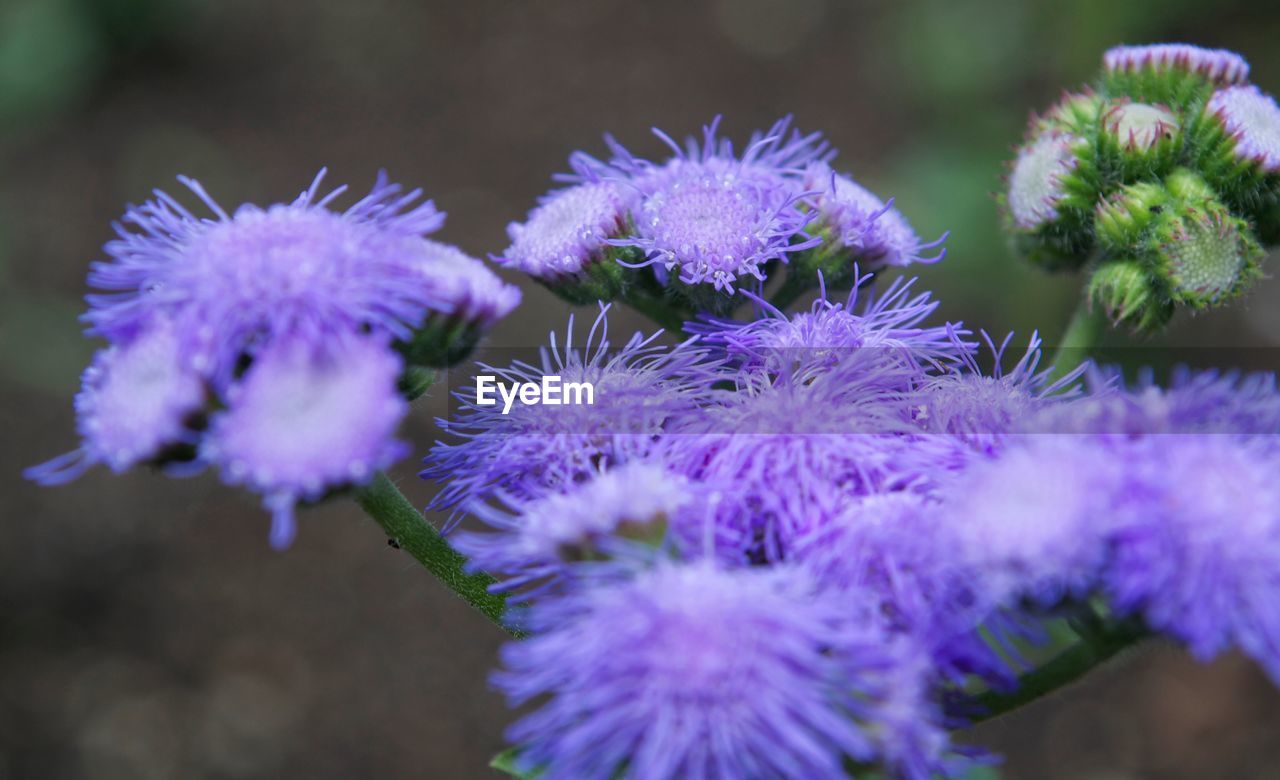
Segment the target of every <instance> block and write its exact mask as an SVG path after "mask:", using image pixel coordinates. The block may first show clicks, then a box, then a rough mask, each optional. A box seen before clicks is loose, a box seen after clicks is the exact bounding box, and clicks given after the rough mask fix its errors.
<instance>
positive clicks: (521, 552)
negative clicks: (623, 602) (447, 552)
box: [449, 462, 704, 599]
mask: <svg viewBox="0 0 1280 780" xmlns="http://www.w3.org/2000/svg"><path fill="white" fill-rule="evenodd" d="M700 492H701V491H700V488H699V487H698V486H697V485H695V484H693V483H692V482H690V481H689V480H687V479H685V478H684V477H682V476H681V475H679V474H676V473H673V472H672V471H670V470H668V469H666V468H664V467H662V466H660V465H657V464H653V463H645V462H630V463H624V464H622V465H619V466H617V467H616V468H613V469H609V470H606V471H603V472H601V473H599V474H597V475H595V476H593V477H590V478H588V479H586V480H584V481H582V482H580V483H577V484H576V485H574V486H572V487H571V488H570V489H569V490H568V492H564V493H548V494H547V495H544V496H542V497H540V498H535V499H519V498H515V497H510V496H507V497H500V498H505V500H503V501H502V505H501V506H494V505H491V504H487V503H478V502H476V503H473V504H472V505H471V506H470V507H469V510H470V513H471V515H472V516H474V517H476V518H478V519H479V520H481V521H483V522H484V523H485V524H486V525H488V526H489V527H490V528H491V529H493V531H492V532H489V533H474V532H457V533H454V534H453V535H451V536H450V538H449V540H450V543H451V544H452V545H453V546H454V548H456V549H457V550H458V551H459V552H461V553H462V554H463V555H465V556H467V558H468V559H469V560H468V563H467V566H468V568H469V569H471V570H474V571H483V572H487V573H489V574H492V575H495V576H498V577H500V578H501V581H500V582H499V583H497V584H496V585H494V586H493V587H492V588H491V589H492V590H495V591H497V592H514V593H517V594H519V597H520V598H522V599H529V598H536V597H539V596H540V595H542V594H544V593H546V592H547V591H548V590H549V589H550V588H553V587H555V586H558V585H559V584H560V583H561V581H562V580H564V579H566V578H569V579H576V578H575V576H574V575H575V573H582V572H583V570H584V569H590V568H592V567H591V566H590V562H591V561H593V560H596V559H598V558H600V557H602V556H603V557H608V558H616V557H622V558H628V557H634V558H638V559H641V560H643V559H644V558H645V557H646V556H645V555H643V554H642V553H643V552H645V551H646V550H649V549H650V547H649V546H648V545H651V544H658V543H660V542H661V541H662V540H663V538H664V537H665V536H667V535H668V534H670V536H671V537H674V538H676V539H677V540H679V541H683V542H685V545H686V546H689V545H690V543H692V545H696V544H697V541H696V540H698V539H699V538H700V536H701V533H702V529H701V522H700V520H701V515H700V514H699V513H698V512H697V509H698V506H699V504H700V503H701V502H702V500H704V499H703V497H702V496H701V495H700ZM694 549H695V552H696V547H695V548H694Z"/></svg>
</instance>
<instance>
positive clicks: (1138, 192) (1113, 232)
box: [1093, 182, 1172, 253]
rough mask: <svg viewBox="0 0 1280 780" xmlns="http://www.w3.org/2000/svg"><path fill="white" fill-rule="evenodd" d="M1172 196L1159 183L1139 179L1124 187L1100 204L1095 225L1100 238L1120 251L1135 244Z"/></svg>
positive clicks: (1107, 246) (1126, 249)
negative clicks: (1137, 181) (1135, 182)
mask: <svg viewBox="0 0 1280 780" xmlns="http://www.w3.org/2000/svg"><path fill="white" fill-rule="evenodd" d="M1171 199H1172V196H1171V195H1170V194H1169V191H1168V190H1167V189H1165V187H1164V186H1163V185H1161V184H1158V183H1152V182H1139V183H1137V184H1130V185H1129V186H1127V187H1124V188H1123V189H1121V190H1120V191H1119V192H1116V193H1115V194H1113V195H1112V196H1111V197H1109V198H1107V199H1105V200H1103V201H1102V202H1101V203H1099V204H1098V209H1097V213H1096V214H1095V215H1094V220H1093V223H1094V228H1095V230H1097V233H1098V242H1099V243H1100V244H1101V245H1102V246H1103V247H1106V248H1107V249H1110V250H1115V251H1117V252H1120V253H1124V252H1128V251H1130V250H1131V249H1132V248H1134V247H1136V246H1137V245H1138V244H1139V243H1140V242H1141V241H1142V238H1143V236H1144V235H1145V234H1146V231H1147V229H1148V228H1149V227H1150V225H1151V222H1152V220H1154V219H1155V218H1156V217H1157V216H1159V215H1160V214H1161V213H1162V212H1163V211H1164V210H1165V209H1166V208H1168V207H1169V203H1170V201H1171Z"/></svg>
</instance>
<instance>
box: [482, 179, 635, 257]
mask: <svg viewBox="0 0 1280 780" xmlns="http://www.w3.org/2000/svg"><path fill="white" fill-rule="evenodd" d="M634 199H635V197H634V194H633V193H632V192H631V190H630V188H628V187H626V186H625V185H621V184H619V183H617V182H614V181H602V180H599V179H595V180H588V181H584V182H583V183H581V184H577V185H574V186H572V187H569V188H567V189H563V190H557V191H555V192H552V193H550V194H549V195H547V196H546V197H544V198H543V199H542V200H541V201H540V203H539V204H538V207H537V208H535V209H534V210H533V211H531V212H529V217H528V219H527V220H526V221H525V222H523V223H520V222H512V223H511V224H510V225H508V226H507V235H508V236H509V237H510V238H511V246H509V247H507V250H506V251H505V252H503V253H502V256H501V257H498V258H495V259H496V260H497V261H498V262H499V263H501V264H503V265H505V266H507V267H510V268H517V269H519V270H521V271H523V272H525V273H527V274H529V275H530V276H533V277H535V278H537V279H541V280H543V281H548V282H554V281H559V280H562V279H565V278H569V279H574V278H578V277H580V276H581V274H582V273H583V271H584V270H585V269H587V268H588V267H589V266H591V265H593V264H594V263H597V262H600V260H601V259H602V258H603V254H604V251H605V250H606V249H607V248H608V245H607V244H606V242H607V241H608V239H610V238H615V237H617V236H619V235H621V234H622V233H623V230H624V228H625V226H626V222H627V214H628V211H629V209H630V207H631V201H633V200H634Z"/></svg>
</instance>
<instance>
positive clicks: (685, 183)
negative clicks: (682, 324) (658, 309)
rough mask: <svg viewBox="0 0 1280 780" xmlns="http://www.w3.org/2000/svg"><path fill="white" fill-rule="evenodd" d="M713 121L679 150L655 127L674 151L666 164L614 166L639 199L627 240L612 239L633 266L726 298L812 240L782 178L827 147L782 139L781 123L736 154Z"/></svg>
mask: <svg viewBox="0 0 1280 780" xmlns="http://www.w3.org/2000/svg"><path fill="white" fill-rule="evenodd" d="M718 124H719V120H718V119H717V120H716V121H714V122H712V123H711V124H710V125H708V126H707V127H706V128H705V130H704V132H703V140H702V142H701V143H699V142H697V141H696V140H694V139H689V141H688V142H687V146H686V148H684V149H682V148H681V147H680V146H679V145H678V144H677V143H675V142H674V141H673V140H672V139H671V138H670V137H669V136H667V135H665V134H664V133H662V132H660V131H655V132H656V133H657V135H658V136H659V137H660V138H662V139H663V140H664V141H665V142H667V144H668V145H669V146H670V147H671V149H672V150H673V152H674V153H675V157H674V158H673V159H672V160H670V161H669V162H667V163H666V164H664V165H661V166H657V165H652V164H647V163H643V162H641V161H636V160H634V159H632V160H622V161H619V163H618V165H619V166H620V167H621V168H622V169H623V170H625V171H629V172H634V173H633V174H632V176H631V178H630V183H631V185H632V186H633V187H635V188H636V190H637V191H638V192H639V195H640V201H639V205H638V206H637V207H636V209H635V212H634V221H635V230H636V232H635V235H630V236H622V237H619V238H615V239H612V240H611V241H610V243H612V244H613V245H615V246H624V247H636V248H638V249H640V250H642V251H643V252H644V253H645V259H644V261H643V262H642V263H641V265H643V266H655V267H657V268H658V269H659V270H660V272H661V273H662V274H667V273H671V274H674V275H675V276H677V277H678V278H679V280H680V281H681V282H683V283H685V284H701V283H708V284H711V285H712V286H713V287H714V288H715V289H716V290H724V291H727V292H730V293H732V292H733V291H734V289H735V287H737V286H740V285H741V284H742V280H743V279H748V280H750V281H752V282H753V283H754V282H762V281H763V280H764V271H765V266H767V265H768V264H769V263H771V262H773V261H781V262H786V261H787V257H788V254H789V253H791V252H798V251H801V250H803V249H808V248H810V247H813V246H816V245H817V244H818V243H819V239H817V238H813V237H810V236H809V235H808V234H806V233H805V232H804V230H805V226H806V225H807V224H808V223H809V221H810V220H811V219H812V214H810V213H806V212H805V211H804V210H803V209H802V208H801V207H800V206H801V202H802V199H803V198H802V196H803V192H802V191H801V190H800V188H799V187H798V186H797V183H796V182H795V181H793V180H791V179H789V178H788V175H789V174H793V173H794V172H795V168H796V167H797V166H798V165H800V164H801V163H803V162H807V161H808V160H810V159H814V158H817V157H820V156H821V155H822V153H823V152H824V151H825V145H824V144H821V143H820V142H819V136H817V135H813V136H796V137H794V138H793V140H791V141H787V140H786V139H785V130H786V128H787V124H786V122H785V120H784V122H780V123H779V124H778V125H775V127H774V128H773V129H772V131H771V132H772V133H773V134H772V135H769V136H754V137H753V141H752V143H751V144H750V145H749V146H748V147H747V149H746V151H745V152H744V153H743V154H742V156H741V157H738V156H736V155H735V154H734V152H733V147H732V145H731V144H730V143H729V142H728V141H727V140H725V139H721V138H718V137H717V136H716V129H717V125H718ZM753 286H754V285H753Z"/></svg>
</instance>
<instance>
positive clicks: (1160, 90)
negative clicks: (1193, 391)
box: [1002, 44, 1280, 332]
mask: <svg viewBox="0 0 1280 780" xmlns="http://www.w3.org/2000/svg"><path fill="white" fill-rule="evenodd" d="M1248 75H1249V66H1248V65H1247V64H1246V63H1245V61H1244V60H1243V59H1242V58H1241V57H1240V56H1239V55H1237V54H1233V53H1231V52H1227V51H1221V50H1208V49H1200V48H1197V47H1194V46H1185V45H1173V44H1164V45H1155V46H1120V47H1117V48H1114V49H1112V50H1110V51H1108V52H1107V53H1106V55H1105V57H1104V58H1103V73H1102V75H1101V77H1100V78H1099V80H1098V82H1097V83H1096V84H1095V85H1094V86H1093V87H1091V88H1086V89H1084V90H1082V91H1081V92H1078V93H1069V94H1067V95H1065V96H1064V97H1063V98H1062V100H1060V101H1059V102H1058V104H1057V105H1055V106H1054V107H1052V108H1051V109H1049V110H1048V111H1047V112H1045V113H1044V114H1043V115H1041V116H1038V117H1034V118H1033V119H1032V121H1031V124H1030V126H1029V128H1028V131H1027V139H1026V142H1025V143H1024V144H1023V146H1022V147H1021V148H1020V149H1019V150H1018V155H1017V159H1016V160H1015V161H1014V162H1013V164H1012V168H1011V170H1010V174H1009V179H1008V189H1007V191H1006V193H1005V194H1004V196H1003V199H1002V202H1003V205H1004V207H1005V212H1006V217H1007V220H1006V221H1007V224H1008V227H1009V229H1010V231H1011V232H1012V234H1013V236H1014V243H1015V245H1016V246H1017V248H1018V249H1019V250H1020V251H1021V253H1022V254H1024V255H1025V256H1026V257H1028V258H1029V259H1030V260H1032V261H1033V262H1035V263H1038V264H1040V265H1043V266H1045V267H1047V268H1050V269H1062V268H1066V269H1074V268H1080V267H1081V266H1084V265H1086V264H1087V265H1088V270H1089V273H1090V280H1089V285H1088V296H1089V300H1090V302H1091V305H1093V306H1095V307H1098V308H1100V309H1101V310H1102V311H1103V312H1104V313H1105V314H1106V315H1107V316H1108V317H1109V318H1110V319H1111V320H1112V321H1113V322H1117V323H1124V324H1126V325H1128V326H1131V327H1133V328H1135V329H1137V330H1140V331H1144V332H1154V331H1156V330H1158V329H1159V328H1161V327H1162V326H1163V325H1164V324H1165V323H1166V322H1168V320H1169V318H1170V316H1171V315H1172V313H1173V311H1174V309H1175V308H1176V307H1177V306H1178V305H1183V306H1186V307H1188V308H1190V309H1192V310H1198V309H1204V308H1207V307H1211V306H1216V305H1219V304H1221V303H1223V302H1225V301H1227V300H1230V299H1231V298H1233V297H1235V296H1237V295H1239V294H1240V293H1241V292H1243V291H1244V290H1245V289H1247V287H1248V286H1249V284H1250V282H1251V281H1252V280H1253V279H1254V278H1256V277H1257V275H1258V263H1259V260H1260V259H1261V257H1262V254H1263V249H1262V248H1263V246H1267V245H1271V244H1274V243H1275V240H1276V237H1277V236H1278V235H1280V222H1277V219H1276V214H1277V213H1280V212H1277V210H1276V208H1275V206H1276V204H1277V203H1280V108H1278V107H1277V106H1276V102H1275V100H1273V99H1272V98H1271V96H1269V95H1267V94H1265V93H1263V92H1261V91H1260V90H1259V89H1258V88H1257V87H1256V86H1253V85H1250V84H1248V83H1247V82H1248Z"/></svg>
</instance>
